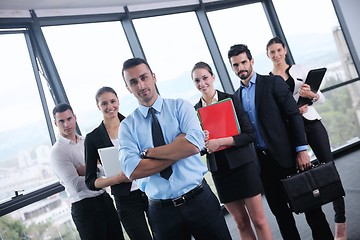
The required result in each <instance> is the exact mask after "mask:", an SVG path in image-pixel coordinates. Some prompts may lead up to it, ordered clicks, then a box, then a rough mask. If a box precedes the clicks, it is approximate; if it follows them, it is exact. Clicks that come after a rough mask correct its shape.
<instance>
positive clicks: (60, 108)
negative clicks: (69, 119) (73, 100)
mask: <svg viewBox="0 0 360 240" xmlns="http://www.w3.org/2000/svg"><path fill="white" fill-rule="evenodd" d="M66 110H70V111H71V112H72V114H74V111H73V109H72V107H71V106H70V105H69V104H67V103H59V104H57V105H56V106H55V107H54V109H53V111H52V113H53V117H54V118H55V115H56V113H62V112H65V111H66Z"/></svg>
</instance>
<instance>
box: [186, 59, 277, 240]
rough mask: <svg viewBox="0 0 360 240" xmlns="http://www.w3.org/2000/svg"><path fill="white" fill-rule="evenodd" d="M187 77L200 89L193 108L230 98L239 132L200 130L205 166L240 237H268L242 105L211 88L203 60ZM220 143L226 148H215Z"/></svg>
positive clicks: (211, 76) (250, 133) (211, 79)
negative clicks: (221, 134) (220, 134)
mask: <svg viewBox="0 0 360 240" xmlns="http://www.w3.org/2000/svg"><path fill="white" fill-rule="evenodd" d="M191 76H192V79H193V81H194V83H195V86H196V88H197V89H198V90H199V91H200V92H201V99H200V101H199V102H198V103H197V104H196V105H195V109H198V108H201V107H205V106H207V105H210V104H213V103H215V102H218V101H221V100H224V99H226V98H231V99H232V101H233V104H234V108H235V112H236V115H237V118H238V121H239V124H240V129H241V133H240V134H238V135H236V136H232V137H224V138H217V139H210V140H209V139H208V136H209V134H211V133H209V132H208V131H207V130H206V129H204V131H205V135H206V138H205V140H206V141H205V146H206V150H207V155H206V160H207V165H208V168H209V171H210V172H211V174H212V177H213V180H214V183H215V187H216V189H217V192H218V196H219V199H220V201H221V202H222V203H223V204H224V205H225V207H226V209H227V210H228V212H229V213H230V214H231V215H232V216H233V218H234V220H235V222H236V224H237V227H238V229H239V232H240V236H241V239H272V233H271V229H270V226H269V223H268V220H267V218H266V216H265V212H264V208H263V205H262V199H261V192H262V184H261V180H260V176H259V172H258V168H257V164H256V163H257V159H256V154H255V152H254V150H253V148H252V143H253V141H254V139H255V132H254V130H253V128H252V126H251V123H250V121H249V119H248V117H247V115H246V113H245V111H244V110H243V107H242V104H241V103H240V102H239V100H238V99H237V98H236V97H234V96H233V95H231V94H227V93H224V92H221V91H218V90H216V89H215V88H214V81H215V75H214V74H213V71H212V69H211V67H210V66H209V65H208V64H207V63H205V62H198V63H196V64H195V66H194V67H193V69H192V71H191ZM214 118H216V116H214ZM219 127H221V126H219ZM223 146H227V147H228V148H226V149H223V150H220V151H217V150H218V149H219V148H221V147H223ZM250 219H251V221H252V223H253V225H254V227H255V231H256V235H257V238H256V235H255V233H254V231H253V229H252V227H251V223H250Z"/></svg>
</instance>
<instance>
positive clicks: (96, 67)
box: [43, 22, 137, 136]
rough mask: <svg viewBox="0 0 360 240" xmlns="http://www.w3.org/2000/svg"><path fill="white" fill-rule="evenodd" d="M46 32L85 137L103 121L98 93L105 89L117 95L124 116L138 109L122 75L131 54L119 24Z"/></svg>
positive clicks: (85, 26) (71, 26) (64, 28)
mask: <svg viewBox="0 0 360 240" xmlns="http://www.w3.org/2000/svg"><path fill="white" fill-rule="evenodd" d="M43 32H44V35H45V38H46V41H47V43H48V46H49V49H50V51H51V54H52V56H53V59H54V62H55V64H56V67H57V70H58V72H59V75H60V78H61V81H62V83H63V85H64V88H65V91H66V94H67V96H68V99H69V102H70V104H71V105H72V107H73V109H74V112H75V114H76V115H77V120H78V124H79V126H80V129H81V132H82V135H84V136H85V134H86V133H88V132H89V131H91V130H93V129H94V128H95V127H97V126H98V125H99V124H100V122H101V120H102V114H101V112H100V111H99V110H98V108H97V107H96V101H95V93H96V91H97V90H98V89H99V88H101V87H103V86H109V87H112V88H114V90H115V91H116V92H117V94H118V97H119V99H120V112H121V113H122V114H123V115H128V114H129V113H131V112H132V111H133V110H134V109H135V107H136V106H137V102H136V100H135V99H134V98H133V97H126V96H128V95H130V93H129V92H128V90H127V89H126V88H125V84H124V82H123V79H122V75H121V68H122V64H123V62H124V61H125V60H126V59H128V58H131V57H132V54H131V51H130V48H129V46H128V43H127V41H126V37H125V34H124V32H123V30H122V26H121V23H120V22H107V23H92V24H76V25H66V26H53V27H43ZM59 39H61V41H60V40H59Z"/></svg>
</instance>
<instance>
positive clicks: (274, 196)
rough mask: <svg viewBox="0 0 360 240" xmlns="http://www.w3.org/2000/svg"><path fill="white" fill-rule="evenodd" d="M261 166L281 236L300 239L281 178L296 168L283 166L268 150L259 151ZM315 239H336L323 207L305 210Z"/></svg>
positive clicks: (267, 196)
mask: <svg viewBox="0 0 360 240" xmlns="http://www.w3.org/2000/svg"><path fill="white" fill-rule="evenodd" d="M257 154H258V157H259V162H260V166H261V174H260V176H261V180H262V183H263V186H264V192H265V197H266V200H267V202H268V204H269V207H270V210H271V212H272V213H273V214H274V216H275V218H276V221H277V223H278V226H279V229H280V233H281V236H282V237H283V239H285V240H300V234H299V231H298V229H297V228H296V223H295V219H294V216H293V213H292V211H291V209H290V208H289V206H288V204H287V201H286V197H285V194H284V191H283V188H282V185H281V181H280V180H281V179H283V178H285V177H286V176H288V175H290V174H292V173H294V172H295V169H294V168H283V167H281V166H280V165H279V164H278V163H277V161H276V160H275V159H274V158H273V157H272V156H271V154H270V153H269V152H268V151H267V152H265V153H264V152H262V151H257ZM305 217H306V221H307V223H308V224H309V226H310V228H311V231H312V236H313V239H314V240H332V239H334V237H333V235H332V232H331V229H330V227H329V224H328V222H327V220H326V217H325V214H324V213H323V211H322V209H321V208H316V209H313V210H311V211H307V212H305Z"/></svg>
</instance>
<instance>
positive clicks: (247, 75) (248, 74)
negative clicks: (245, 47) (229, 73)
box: [237, 70, 251, 80]
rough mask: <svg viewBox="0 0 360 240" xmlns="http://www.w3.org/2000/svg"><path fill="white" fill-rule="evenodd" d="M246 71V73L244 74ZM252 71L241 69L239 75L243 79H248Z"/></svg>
mask: <svg viewBox="0 0 360 240" xmlns="http://www.w3.org/2000/svg"><path fill="white" fill-rule="evenodd" d="M243 73H246V74H243ZM250 74H251V72H249V71H248V70H243V71H240V72H239V73H238V74H237V75H238V77H239V78H240V79H241V80H246V79H247V78H248V77H249V76H250Z"/></svg>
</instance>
